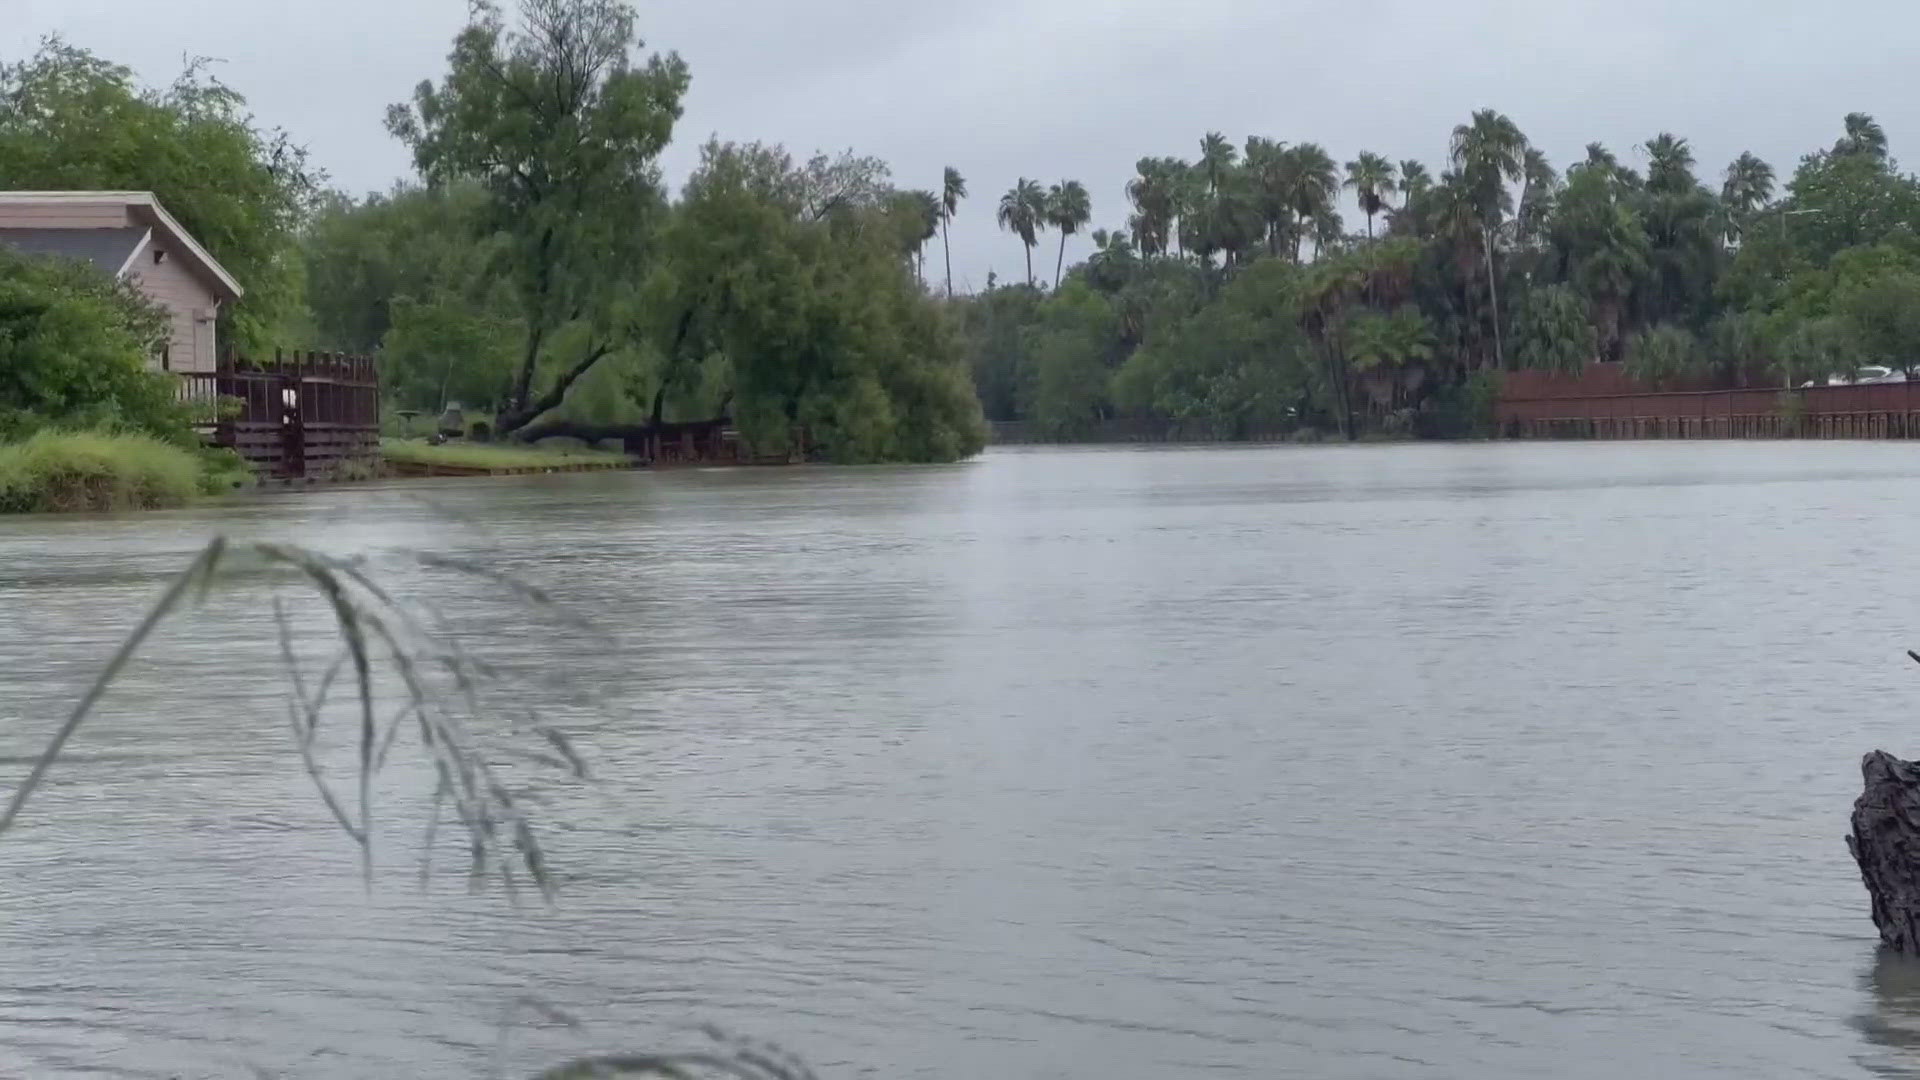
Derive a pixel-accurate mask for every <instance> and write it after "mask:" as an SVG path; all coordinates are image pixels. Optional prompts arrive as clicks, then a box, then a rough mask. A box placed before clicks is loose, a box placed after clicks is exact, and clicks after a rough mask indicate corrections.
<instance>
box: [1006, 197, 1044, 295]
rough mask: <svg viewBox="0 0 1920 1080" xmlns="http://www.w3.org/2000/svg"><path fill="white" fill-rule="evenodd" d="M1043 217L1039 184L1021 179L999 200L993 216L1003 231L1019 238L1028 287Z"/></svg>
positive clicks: (1031, 278)
mask: <svg viewBox="0 0 1920 1080" xmlns="http://www.w3.org/2000/svg"><path fill="white" fill-rule="evenodd" d="M1046 214H1047V196H1046V192H1044V191H1042V190H1041V189H1040V184H1039V182H1038V181H1035V180H1029V179H1027V178H1026V177H1024V176H1023V177H1021V178H1020V179H1019V181H1018V182H1017V183H1015V184H1014V185H1013V187H1011V188H1009V189H1007V193H1006V194H1005V195H1002V196H1000V209H999V211H998V212H997V213H996V214H995V215H994V220H995V221H997V222H998V223H999V224H1000V228H1001V229H1002V230H1004V231H1006V232H1010V233H1012V234H1014V235H1015V236H1017V237H1019V238H1020V247H1021V249H1022V251H1023V252H1024V253H1025V254H1026V257H1027V284H1028V285H1032V284H1033V248H1034V245H1035V244H1038V243H1039V242H1040V240H1039V237H1038V233H1039V231H1040V227H1041V225H1042V224H1043V223H1044V222H1045V221H1046Z"/></svg>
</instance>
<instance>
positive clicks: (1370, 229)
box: [1367, 211, 1373, 240]
mask: <svg viewBox="0 0 1920 1080" xmlns="http://www.w3.org/2000/svg"><path fill="white" fill-rule="evenodd" d="M1367 239H1368V240H1372V239H1373V212H1372V211H1368V212H1367Z"/></svg>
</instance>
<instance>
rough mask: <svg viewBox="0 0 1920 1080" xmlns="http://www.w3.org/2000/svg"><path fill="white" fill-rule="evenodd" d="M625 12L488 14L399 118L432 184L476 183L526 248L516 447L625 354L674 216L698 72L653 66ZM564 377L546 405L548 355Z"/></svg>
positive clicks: (529, 2) (608, 2)
mask: <svg viewBox="0 0 1920 1080" xmlns="http://www.w3.org/2000/svg"><path fill="white" fill-rule="evenodd" d="M634 22H635V17H634V12H633V9H632V8H631V7H630V6H629V5H627V4H626V3H625V2H624V0H523V4H522V9H521V19H520V22H519V25H518V27H517V28H516V29H513V30H509V29H508V27H507V25H506V22H505V20H504V18H503V16H502V15H501V12H500V10H499V9H498V8H497V7H494V6H493V5H492V4H491V3H490V2H488V0H476V2H475V5H474V8H473V21H472V22H471V23H470V24H469V25H468V26H467V28H466V29H465V30H463V31H461V32H460V34H459V36H458V37H457V38H455V40H454V46H453V51H452V53H450V54H449V56H448V70H447V74H446V76H445V77H444V78H443V79H442V80H441V82H440V83H439V85H437V86H436V85H435V84H434V83H432V82H423V83H421V84H420V87H419V88H418V89H417V90H416V91H415V92H414V100H413V104H412V105H411V106H405V105H396V106H393V107H392V108H391V109H390V110H389V112H388V118H387V125H388V128H389V130H390V131H392V133H393V134H394V135H395V136H396V137H398V138H399V139H401V140H402V141H403V142H405V143H406V144H407V145H408V146H410V147H411V148H412V149H413V154H414V163H415V165H416V166H417V167H418V168H419V170H420V172H421V175H423V176H424V177H426V178H427V179H428V181H429V182H433V183H440V182H446V181H450V180H456V179H472V180H475V181H477V182H479V183H480V184H481V186H482V187H483V189H484V190H485V191H486V192H487V195H488V211H489V219H490V220H489V221H488V225H489V226H490V228H491V229H492V230H494V231H497V232H499V233H501V234H503V235H505V236H506V237H508V238H509V240H510V241H511V245H512V249H511V258H510V260H509V265H510V267H511V270H512V273H513V277H514V284H515V291H516V293H517V295H518V298H519V308H520V321H521V323H522V326H523V332H524V340H523V344H522V348H521V353H520V359H519V369H518V371H517V372H516V374H515V376H514V382H513V386H512V389H511V392H510V394H509V396H508V403H507V406H506V408H504V409H503V410H502V411H501V412H500V414H499V416H498V420H497V430H498V431H499V432H500V433H501V434H503V435H504V434H511V433H514V432H517V431H519V430H520V429H522V428H525V427H527V426H528V425H529V424H531V423H533V421H534V420H536V419H538V418H539V417H540V415H541V414H543V413H546V412H548V411H549V410H552V409H554V408H555V407H557V406H558V405H560V403H561V402H562V401H563V400H565V398H566V394H567V391H568V389H569V388H570V387H572V386H573V384H574V383H575V382H576V381H578V380H579V379H580V378H581V377H582V376H584V375H586V373H587V372H588V371H590V370H591V369H592V368H593V367H594V366H595V365H596V364H598V363H599V362H600V361H601V360H603V359H605V358H606V357H607V356H608V355H609V354H611V353H613V352H614V351H615V350H616V349H617V348H618V347H619V346H620V345H621V344H622V342H621V340H620V338H619V337H618V336H617V334H616V332H615V319H614V317H613V311H614V307H615V306H616V305H617V304H618V303H620V302H621V300H622V297H623V295H624V294H625V293H626V292H627V291H629V290H630V288H631V284H632V276H631V275H632V269H633V267H635V266H637V265H639V264H641V263H643V262H644V260H645V254H646V252H645V243H644V242H645V236H646V231H647V221H648V217H649V215H650V214H652V213H655V212H657V209H658V207H659V205H660V202H661V194H660V191H659V183H658V176H657V169H656V167H655V164H654V162H655V159H656V158H657V157H658V156H659V154H660V151H661V150H662V149H663V148H664V147H665V146H666V144H667V140H668V139H669V138H670V137H671V135H672V132H673V125H674V122H675V121H676V120H677V119H678V118H679V116H680V100H681V98H682V96H683V95H684V94H685V93H686V88H687V68H686V65H685V64H684V63H682V62H681V61H680V58H679V57H678V56H673V55H668V56H665V57H662V56H652V57H649V58H648V59H647V60H646V62H645V63H642V64H638V65H636V64H635V63H634V62H633V55H634V53H635V51H636V50H638V49H640V48H642V47H643V43H642V42H641V41H640V39H639V38H638V37H637V36H636V34H635V32H634ZM563 344H564V345H566V346H567V347H566V348H565V351H564V354H563V355H555V356H554V357H553V361H554V364H553V370H552V374H551V376H550V377H549V378H548V379H546V380H545V386H544V388H543V389H540V390H539V391H538V392H536V376H537V375H538V373H539V372H540V370H541V368H542V361H543V358H545V357H546V356H547V355H548V353H549V352H550V351H551V352H554V353H560V352H561V346H562V345H563Z"/></svg>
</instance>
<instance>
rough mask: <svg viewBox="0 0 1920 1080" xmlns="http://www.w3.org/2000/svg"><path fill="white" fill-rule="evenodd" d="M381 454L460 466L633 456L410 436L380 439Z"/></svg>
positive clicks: (611, 460)
mask: <svg viewBox="0 0 1920 1080" xmlns="http://www.w3.org/2000/svg"><path fill="white" fill-rule="evenodd" d="M380 454H381V456H382V457H384V458H386V460H388V461H389V462H395V463H400V464H407V465H446V466H450V467H454V468H462V469H541V468H555V467H559V466H565V465H584V464H616V463H624V462H630V461H632V460H633V459H632V458H631V457H629V456H627V455H626V454H615V453H609V452H607V451H604V450H562V449H557V448H556V449H548V448H545V447H539V446H493V445H490V444H485V443H460V442H453V443H443V444H441V445H439V446H431V445H428V444H427V443H425V442H422V441H419V440H411V439H382V440H380Z"/></svg>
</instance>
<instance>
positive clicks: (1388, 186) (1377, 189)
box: [1346, 151, 1396, 240]
mask: <svg viewBox="0 0 1920 1080" xmlns="http://www.w3.org/2000/svg"><path fill="white" fill-rule="evenodd" d="M1395 173H1396V170H1395V169H1394V165H1393V162H1391V161H1388V160H1387V159H1386V158H1384V157H1381V156H1380V155H1379V154H1375V153H1372V152H1370V151H1362V152H1361V153H1360V156H1359V157H1357V158H1355V159H1353V160H1352V161H1349V162H1347V183H1346V186H1347V187H1350V188H1352V189H1353V192H1354V194H1355V196H1357V197H1358V198H1359V200H1360V212H1361V213H1363V214H1366V215H1367V239H1369V240H1371V239H1373V215H1375V214H1377V213H1379V212H1380V211H1381V210H1382V209H1384V208H1385V207H1386V205H1387V196H1388V195H1389V194H1391V193H1392V192H1393V190H1394V186H1395V185H1394V180H1395Z"/></svg>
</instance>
